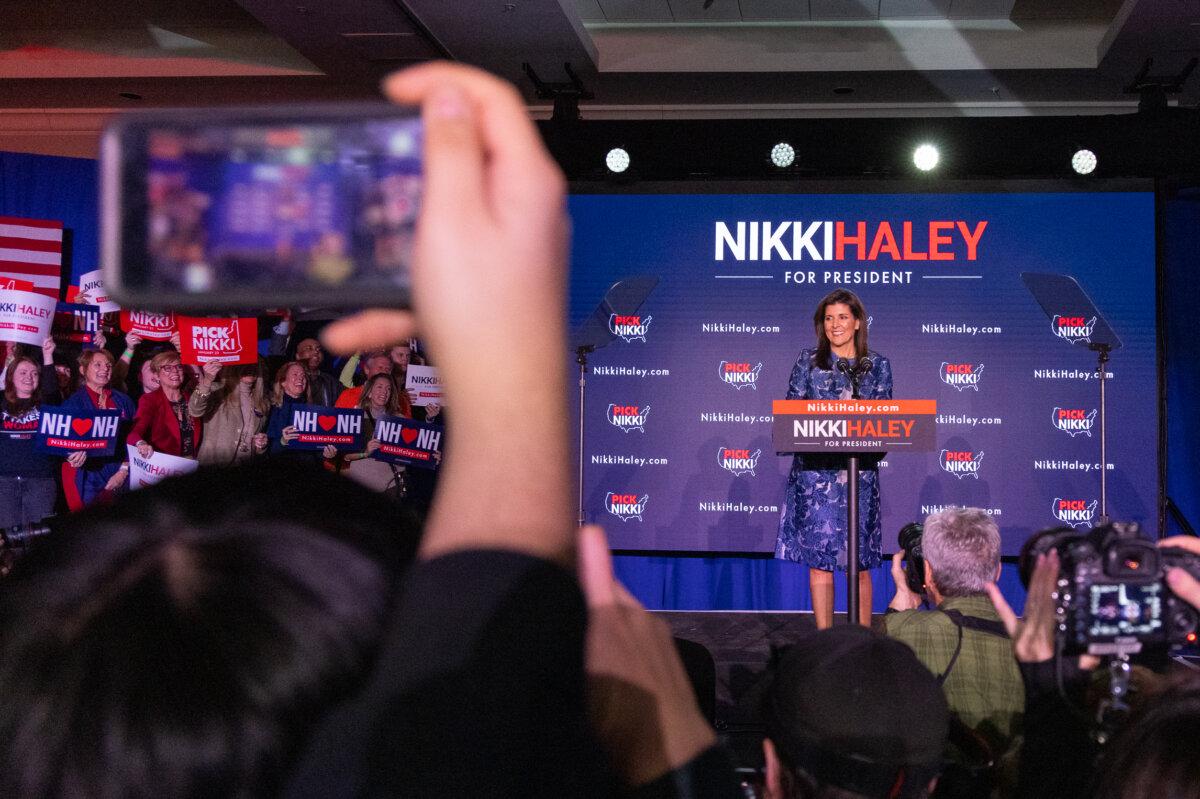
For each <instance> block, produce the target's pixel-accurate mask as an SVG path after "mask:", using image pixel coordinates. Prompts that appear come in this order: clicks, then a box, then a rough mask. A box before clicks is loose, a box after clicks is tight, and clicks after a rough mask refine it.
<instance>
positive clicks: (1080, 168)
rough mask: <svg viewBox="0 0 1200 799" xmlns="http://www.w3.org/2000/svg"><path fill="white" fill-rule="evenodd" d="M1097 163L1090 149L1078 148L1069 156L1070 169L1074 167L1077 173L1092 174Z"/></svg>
mask: <svg viewBox="0 0 1200 799" xmlns="http://www.w3.org/2000/svg"><path fill="white" fill-rule="evenodd" d="M1098 163H1099V161H1098V160H1097V158H1096V154H1095V153H1094V152H1092V151H1091V150H1087V149H1083V148H1080V149H1078V150H1076V151H1075V154H1074V155H1072V156H1071V169H1074V170H1075V174H1077V175H1090V174H1092V173H1093V172H1095V171H1096V165H1097V164H1098Z"/></svg>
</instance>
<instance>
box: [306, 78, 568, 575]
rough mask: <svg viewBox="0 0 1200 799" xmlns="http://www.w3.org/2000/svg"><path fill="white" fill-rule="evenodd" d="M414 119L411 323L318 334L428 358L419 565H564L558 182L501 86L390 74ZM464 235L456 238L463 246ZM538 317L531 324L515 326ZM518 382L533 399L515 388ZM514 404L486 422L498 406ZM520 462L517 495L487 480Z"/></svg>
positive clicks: (379, 313)
mask: <svg viewBox="0 0 1200 799" xmlns="http://www.w3.org/2000/svg"><path fill="white" fill-rule="evenodd" d="M385 90H386V92H387V95H388V96H389V97H390V98H391V99H392V100H394V101H396V102H398V103H404V104H419V105H420V106H421V108H422V114H423V117H424V121H425V180H426V182H425V197H424V200H423V204H422V212H421V218H420V221H419V223H418V227H417V238H416V243H415V247H414V256H413V264H412V284H413V307H414V312H415V319H414V317H413V315H410V314H407V313H403V312H399V311H393V310H374V311H366V312H364V313H362V314H360V315H358V316H356V317H354V318H352V319H348V320H345V321H343V322H341V323H337V324H334V325H330V327H329V328H328V329H327V330H326V332H325V342H326V345H327V346H328V347H329V348H330V349H331V350H333V351H335V352H339V353H348V352H352V351H355V350H364V349H368V348H372V347H376V346H380V345H385V344H389V343H393V342H396V341H402V340H405V339H407V338H409V337H411V336H412V335H413V332H414V326H415V328H416V329H419V332H420V335H421V338H422V339H423V340H424V341H426V342H428V344H429V349H430V350H431V352H432V353H434V355H435V356H436V357H437V359H438V363H439V364H440V365H441V367H442V374H443V377H444V380H445V386H446V388H445V391H446V404H447V405H450V406H451V407H453V408H454V412H455V416H454V437H453V439H452V441H451V442H450V444H449V448H448V450H447V452H446V455H445V460H444V462H443V464H442V475H441V481H440V485H439V489H438V495H437V499H436V500H435V502H434V506H433V508H432V510H431V512H430V515H429V519H428V522H427V524H426V529H425V535H424V538H423V541H422V545H421V546H422V555H423V556H424V557H427V558H428V557H433V556H436V555H440V554H444V553H446V552H450V551H454V550H461V549H478V548H493V549H509V550H515V551H519V552H525V553H528V554H532V555H536V556H539V557H544V558H549V559H552V560H555V561H557V562H559V563H562V564H564V565H569V564H570V563H571V561H572V551H573V539H574V531H573V529H572V523H571V510H570V508H571V499H570V480H571V477H570V475H571V474H572V472H571V468H570V455H569V445H568V441H569V436H568V430H567V418H568V413H567V390H566V370H565V369H561V368H558V367H559V366H561V364H562V362H563V358H565V357H566V352H567V349H566V322H565V303H564V296H565V285H566V273H567V272H566V254H567V240H568V225H567V218H566V210H565V182H564V180H563V176H562V174H561V172H559V170H558V167H557V166H556V165H555V164H554V162H553V161H552V160H551V158H550V156H549V154H548V153H547V152H546V149H545V147H544V146H543V145H542V142H541V139H540V137H539V136H538V134H537V131H536V130H535V128H534V126H533V124H532V123H531V122H530V120H529V117H528V114H527V112H526V110H525V108H524V106H523V104H522V103H521V101H520V98H519V96H518V95H517V93H516V91H515V90H514V89H513V87H512V86H510V85H508V84H506V83H504V82H502V81H500V80H498V79H497V78H494V77H492V76H490V75H486V74H482V73H480V72H478V71H476V70H473V69H469V68H465V67H461V66H458V65H454V64H430V65H426V66H422V67H417V68H414V69H411V70H407V71H405V72H403V73H400V74H397V75H395V76H394V77H392V78H390V79H389V80H388V81H387V83H386V85H385ZM468 231H469V233H470V235H467V232H468ZM534 318H536V319H538V320H539V322H538V324H536V325H529V324H527V320H529V319H534ZM531 387H533V390H532V391H531V390H530V389H531ZM512 396H522V397H524V400H523V402H524V407H523V408H522V412H521V413H520V414H506V415H505V418H504V420H503V423H500V421H499V419H498V418H497V413H498V412H499V411H500V406H499V402H498V401H499V400H501V399H503V398H505V397H512ZM518 452H519V453H520V461H521V469H522V484H523V485H526V486H532V487H533V488H534V492H535V495H536V503H535V504H536V509H531V507H530V503H529V501H528V494H527V492H518V491H514V490H513V486H512V484H511V483H510V482H508V481H505V480H498V479H496V475H498V474H504V473H506V472H508V471H509V470H511V468H512V459H513V454H514V453H518Z"/></svg>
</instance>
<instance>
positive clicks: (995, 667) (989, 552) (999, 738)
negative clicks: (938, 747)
mask: <svg viewBox="0 0 1200 799" xmlns="http://www.w3.org/2000/svg"><path fill="white" fill-rule="evenodd" d="M921 546H922V549H923V551H924V555H925V587H926V590H927V593H928V597H929V599H930V600H931V601H932V603H933V604H934V606H935V609H934V610H921V609H919V605H920V604H921V598H920V597H919V596H918V595H916V594H914V593H913V592H912V591H910V590H909V589H908V587H907V584H906V583H905V580H904V572H903V570H902V569H901V567H900V561H901V558H903V556H904V553H903V551H901V552H898V553H896V556H895V557H894V558H893V559H892V575H893V577H894V578H895V580H896V595H895V597H893V598H892V602H891V604H890V605H889V606H888V610H887V615H886V616H885V617H884V623H885V625H886V629H887V634H888V635H890V636H891V637H893V638H895V639H897V640H900V641H903V642H904V643H906V644H908V645H909V646H910V647H912V649H913V651H914V652H916V654H917V657H918V658H920V660H921V662H922V663H924V664H925V666H926V667H928V669H929V670H930V671H931V672H933V673H934V674H935V675H937V678H938V681H939V682H940V684H941V686H942V689H943V690H944V691H945V693H946V700H947V702H949V704H950V709H951V710H952V711H954V712H955V713H956V714H957V715H958V717H959V718H960V719H961V720H962V721H963V723H965V724H966V725H967V726H968V727H970V728H972V729H973V730H975V731H976V732H978V733H980V734H981V735H982V736H983V737H984V738H985V739H986V740H987V742H988V744H989V745H990V746H991V747H992V751H993V753H994V754H995V755H996V756H999V755H1001V754H1002V753H1003V752H1004V751H1005V750H1006V749H1007V748H1008V746H1009V743H1010V742H1011V740H1012V738H1013V736H1014V735H1016V734H1017V733H1018V732H1019V731H1020V725H1021V715H1022V712H1023V709H1024V703H1025V695H1024V691H1023V689H1022V684H1021V673H1020V670H1019V669H1018V668H1017V663H1016V660H1015V659H1014V658H1013V655H1012V645H1011V643H1010V641H1009V640H1008V637H1007V634H1006V632H1005V630H1004V626H1003V624H1002V623H1001V621H1000V616H999V615H998V614H997V613H996V609H995V608H994V607H993V606H992V603H991V601H990V600H989V599H988V594H987V588H988V586H989V585H993V584H994V583H995V581H996V579H997V578H998V577H999V576H1000V531H999V529H998V528H997V527H996V523H995V522H994V521H993V520H992V517H991V516H988V515H987V514H986V513H984V512H983V511H982V510H979V509H978V508H947V509H945V510H943V511H940V512H938V513H934V514H932V515H931V516H929V518H927V519H926V520H925V532H924V534H923V536H922V543H921Z"/></svg>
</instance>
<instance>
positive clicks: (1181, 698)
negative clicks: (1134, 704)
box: [1095, 674, 1200, 799]
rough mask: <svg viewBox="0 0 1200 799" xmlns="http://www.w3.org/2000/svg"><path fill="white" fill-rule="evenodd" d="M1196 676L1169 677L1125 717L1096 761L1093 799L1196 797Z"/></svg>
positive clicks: (1199, 772)
mask: <svg viewBox="0 0 1200 799" xmlns="http://www.w3.org/2000/svg"><path fill="white" fill-rule="evenodd" d="M1197 739H1200V677H1198V676H1196V675H1194V674H1185V675H1181V676H1179V677H1176V678H1173V679H1172V680H1171V682H1169V683H1168V684H1167V686H1166V688H1165V689H1164V690H1162V692H1161V693H1158V694H1157V695H1155V696H1152V697H1150V698H1148V699H1147V700H1146V701H1145V703H1144V704H1143V705H1142V706H1141V707H1140V708H1139V709H1138V710H1137V711H1135V712H1134V714H1133V715H1132V716H1130V718H1129V721H1128V723H1127V724H1126V726H1125V728H1124V729H1123V730H1122V731H1121V732H1120V733H1119V734H1118V735H1117V737H1116V738H1115V739H1114V740H1113V743H1112V746H1111V747H1110V748H1109V749H1108V751H1106V752H1105V753H1104V757H1103V758H1102V760H1101V763H1100V774H1099V777H1098V781H1097V784H1096V788H1097V791H1096V793H1095V796H1096V797H1097V799H1127V798H1128V799H1134V798H1135V797H1139V798H1140V797H1143V796H1169V797H1172V799H1200V758H1197V757H1196V741H1197Z"/></svg>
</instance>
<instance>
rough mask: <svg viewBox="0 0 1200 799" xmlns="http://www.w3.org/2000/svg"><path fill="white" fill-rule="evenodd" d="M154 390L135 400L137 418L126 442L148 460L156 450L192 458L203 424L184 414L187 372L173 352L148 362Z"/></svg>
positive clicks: (157, 356) (166, 352)
mask: <svg viewBox="0 0 1200 799" xmlns="http://www.w3.org/2000/svg"><path fill="white" fill-rule="evenodd" d="M150 370H151V371H152V372H154V374H155V376H156V377H157V378H158V384H159V385H158V389H157V390H155V391H151V392H150V393H148V394H143V395H142V397H141V399H139V400H138V410H137V416H135V417H134V419H133V429H132V430H130V431H129V437H128V441H129V443H130V444H133V445H134V446H135V447H137V451H138V454H139V455H141V456H142V457H143V458H149V457H150V456H151V455H153V454H154V453H155V452H156V451H157V452H163V453H165V454H167V455H174V456H176V457H179V458H195V457H196V454H197V453H198V452H199V451H200V441H201V438H202V436H203V433H204V425H203V424H202V423H201V421H200V420H199V419H194V418H192V415H191V414H190V413H188V399H189V392H188V391H187V389H186V388H185V387H184V380H185V377H186V375H187V369H186V367H185V366H184V365H183V362H182V361H181V360H180V358H179V353H178V352H175V351H174V350H166V351H164V352H160V353H158V354H157V355H155V356H154V357H153V358H151V359H150Z"/></svg>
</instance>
